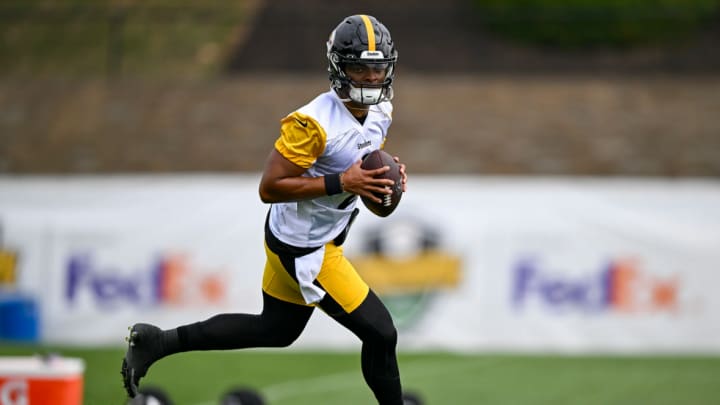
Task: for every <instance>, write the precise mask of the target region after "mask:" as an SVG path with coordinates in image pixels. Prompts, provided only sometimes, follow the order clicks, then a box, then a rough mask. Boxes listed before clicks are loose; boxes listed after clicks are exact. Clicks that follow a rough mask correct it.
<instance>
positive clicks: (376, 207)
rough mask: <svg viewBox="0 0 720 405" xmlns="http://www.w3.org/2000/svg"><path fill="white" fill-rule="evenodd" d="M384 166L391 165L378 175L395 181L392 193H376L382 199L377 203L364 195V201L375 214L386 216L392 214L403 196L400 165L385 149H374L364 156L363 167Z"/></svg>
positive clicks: (366, 168)
mask: <svg viewBox="0 0 720 405" xmlns="http://www.w3.org/2000/svg"><path fill="white" fill-rule="evenodd" d="M383 166H390V170H388V171H387V172H385V173H383V174H381V175H380V176H378V178H381V179H390V180H393V181H394V182H395V185H393V186H392V194H375V195H376V196H377V197H378V198H380V199H381V200H382V202H381V203H376V202H374V201H372V200H370V199H369V198H367V197H362V202H363V204H365V207H367V209H369V210H370V211H371V212H372V213H373V214H375V215H377V216H380V217H386V216H388V215H390V214H392V212H393V211H395V208H397V206H398V204H400V198H401V197H402V194H403V192H402V176H401V175H400V165H399V164H397V163H396V162H395V160H394V159H393V157H392V156H390V154H389V153H387V152H385V151H383V150H380V149H378V150H374V151H372V152H370V153H368V154H367V155H365V157H363V161H362V164H361V165H360V167H362V168H363V169H365V170H373V169H379V168H381V167H383Z"/></svg>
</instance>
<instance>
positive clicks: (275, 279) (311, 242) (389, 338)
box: [122, 15, 407, 405]
mask: <svg viewBox="0 0 720 405" xmlns="http://www.w3.org/2000/svg"><path fill="white" fill-rule="evenodd" d="M397 57H398V52H397V50H396V49H395V44H394V43H393V40H392V38H391V36H390V32H389V31H388V29H387V28H386V27H385V26H384V25H383V24H382V23H380V22H379V21H378V20H377V19H376V18H375V17H372V16H369V15H353V16H350V17H347V18H345V19H344V20H343V21H342V22H341V23H340V24H339V25H338V26H337V27H336V28H335V29H334V30H333V31H332V33H331V34H330V38H329V40H328V42H327V60H328V71H329V73H330V84H331V89H330V90H329V91H327V92H325V93H322V94H320V95H319V96H317V97H316V98H315V99H313V100H312V101H310V102H309V103H308V104H306V105H304V106H303V107H301V108H299V109H298V110H296V111H294V112H292V113H291V114H289V115H287V116H286V117H285V118H283V119H282V120H281V125H280V136H279V138H278V139H277V140H276V141H275V144H274V147H273V148H272V150H271V152H270V154H269V156H268V158H267V161H266V165H265V169H264V172H263V175H262V179H261V180H260V187H259V194H260V198H261V200H262V201H263V202H265V203H269V204H270V208H269V212H268V215H267V219H266V223H265V253H266V256H267V261H266V265H265V270H264V275H263V283H262V284H263V285H262V296H263V310H262V312H261V313H260V314H258V315H251V314H239V313H227V314H219V315H216V316H214V317H211V318H210V319H207V320H205V321H202V322H196V323H192V324H188V325H184V326H180V327H178V328H174V329H169V330H161V329H160V328H158V327H156V326H153V325H149V324H143V323H139V324H136V325H134V326H133V327H132V328H131V331H130V336H129V339H128V340H129V345H128V350H127V353H126V355H125V358H124V360H123V364H122V375H123V380H124V385H125V388H126V390H127V392H128V394H129V395H130V396H131V397H134V396H135V395H136V394H137V390H138V383H139V380H140V378H141V377H143V376H144V375H145V374H146V373H147V370H148V368H149V367H150V365H152V364H153V363H154V362H155V361H157V360H159V359H160V358H162V357H165V356H167V355H170V354H173V353H178V352H185V351H191V350H226V349H241V348H249V347H284V346H288V345H290V344H291V343H293V342H294V341H295V340H296V339H297V338H298V337H299V336H300V334H301V333H302V331H303V329H304V328H305V325H306V324H307V322H308V320H309V319H310V316H311V314H312V313H313V311H314V308H315V307H320V308H321V309H322V310H323V311H324V312H325V313H327V314H328V315H329V316H331V317H332V318H333V319H335V320H336V321H337V322H338V323H339V324H340V325H342V326H344V327H346V328H347V329H349V330H350V331H352V332H353V333H354V334H355V335H357V337H358V338H359V339H360V340H361V341H362V353H361V359H362V361H361V364H362V365H361V367H362V373H363V376H364V378H365V381H366V382H367V384H368V386H369V387H370V389H371V390H372V392H373V394H374V395H375V397H376V398H377V401H378V403H380V404H388V405H400V404H403V398H402V390H401V383H400V373H399V370H398V364H397V357H396V344H397V331H396V329H395V326H394V324H393V321H392V318H391V316H390V313H389V312H388V310H387V309H386V307H385V306H384V305H383V303H382V302H381V301H380V299H379V298H378V297H377V295H375V293H374V292H373V291H372V290H371V289H370V288H369V287H368V285H367V284H366V283H365V282H364V281H363V280H362V279H361V278H360V276H359V275H358V273H357V272H356V271H355V268H354V267H353V266H352V264H351V263H350V262H349V261H348V260H347V259H346V258H345V256H344V255H343V248H342V244H343V242H344V240H345V237H346V236H347V233H348V230H349V227H350V225H351V224H352V221H353V219H354V218H355V216H356V215H357V213H358V209H357V208H356V205H357V201H358V198H357V196H365V197H368V198H370V199H372V200H374V201H376V202H380V198H378V197H377V196H376V194H380V195H383V194H389V193H391V191H390V186H392V185H393V181H392V180H389V179H378V178H375V177H376V176H378V175H380V174H382V173H385V172H386V171H387V170H389V167H387V166H386V167H383V168H379V169H375V170H364V169H362V168H361V167H360V164H361V158H362V156H363V155H365V154H367V153H369V152H370V151H373V150H376V149H380V148H383V146H384V144H385V140H386V138H387V133H388V127H389V126H390V123H391V121H392V111H393V107H392V104H391V102H390V100H391V99H392V96H393V90H392V84H393V79H394V73H395V63H396V61H397ZM395 160H396V161H397V162H398V163H399V159H398V158H397V157H395ZM400 172H401V177H402V180H401V181H402V189H403V191H405V184H406V182H407V175H406V173H405V165H404V164H400Z"/></svg>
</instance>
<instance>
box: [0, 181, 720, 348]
mask: <svg viewBox="0 0 720 405" xmlns="http://www.w3.org/2000/svg"><path fill="white" fill-rule="evenodd" d="M258 180H259V175H237V176H234V175H186V176H180V175H178V176H112V177H33V176H30V177H25V176H20V177H14V176H5V177H0V226H1V227H2V228H1V229H2V238H1V239H0V243H2V245H1V247H2V250H3V251H5V252H12V253H15V254H17V258H18V259H17V263H16V268H15V269H14V271H15V275H16V277H17V280H16V288H17V289H18V290H22V291H24V292H28V293H30V294H33V295H34V296H35V297H37V299H38V300H39V303H40V308H41V314H42V319H41V330H42V339H43V341H44V342H48V343H56V344H82V345H105V344H118V345H120V344H123V337H124V336H125V334H126V327H127V326H128V325H130V324H132V323H134V322H137V321H145V322H153V323H156V324H158V325H160V326H161V327H165V328H168V327H172V326H177V325H180V324H185V323H190V322H195V321H197V320H201V319H204V318H206V317H209V316H211V315H213V314H215V313H219V312H233V311H234V312H258V311H259V310H260V309H261V296H260V282H261V278H262V269H263V265H264V251H263V239H262V238H263V235H262V230H263V223H264V219H265V213H266V209H267V206H265V205H264V204H262V203H261V202H260V201H259V198H258V197H257V183H258ZM380 225H382V226H383V227H384V228H383V229H386V236H387V237H386V239H380V241H379V242H378V243H379V244H380V245H382V246H383V248H384V249H386V252H389V253H388V254H389V255H390V257H391V258H392V259H393V260H396V262H397V263H406V262H407V261H408V260H416V261H412V263H413V264H416V263H421V262H422V260H425V259H423V258H422V257H421V258H420V259H418V255H419V253H418V248H417V246H416V245H417V244H418V243H419V242H417V241H419V240H421V239H428V238H429V239H432V240H433V241H434V242H433V243H434V244H435V250H436V251H440V252H442V253H443V254H445V255H447V256H449V257H454V258H455V259H456V260H457V263H459V265H458V269H456V270H457V271H458V272H459V279H457V280H455V281H451V282H447V283H444V284H442V283H441V284H438V285H437V286H435V285H433V284H432V281H430V282H428V280H427V279H425V281H422V280H421V281H420V284H421V286H418V285H417V284H416V285H414V287H411V288H401V289H399V290H398V291H400V292H398V291H395V292H388V293H387V294H386V295H385V296H383V298H384V299H386V300H387V301H386V302H388V305H389V306H390V307H391V309H392V311H393V314H394V315H395V316H396V319H397V322H398V326H399V330H400V344H401V347H403V348H405V349H408V348H418V349H425V348H433V349H448V350H478V351H486V350H503V351H525V352H538V351H557V352H569V353H578V352H579V353H585V352H615V353H625V352H632V353H637V352H648V353H654V352H700V353H705V352H712V353H720V328H718V327H717V325H720V294H717V292H716V290H717V288H718V286H719V285H720V271H718V270H720V182H718V181H716V180H709V179H708V180H703V179H682V180H679V179H676V180H664V179H600V178H516V177H507V178H506V177H469V176H466V177H423V176H414V177H412V178H411V182H410V184H409V191H408V193H406V195H405V196H403V201H402V202H401V204H400V206H399V208H398V210H397V211H396V212H395V213H394V214H393V215H392V216H390V217H388V218H385V219H380V218H377V217H374V216H373V215H372V214H371V213H369V211H367V210H363V212H362V213H361V215H360V216H359V218H358V220H357V221H356V224H355V225H354V228H353V230H352V232H351V235H350V238H349V240H348V242H347V244H346V254H347V255H348V256H349V257H351V258H355V259H357V260H360V259H361V258H362V257H364V256H367V254H368V250H367V249H366V245H368V244H369V241H372V240H374V239H373V235H374V232H375V231H377V229H378V227H379V226H380ZM428 235H431V236H432V237H431V238H430V237H429V236H428ZM378 243H376V244H375V245H377V244H378ZM417 260H419V261H417ZM426 263H427V262H426ZM406 264H407V263H406ZM435 267H437V266H435ZM418 268H421V267H418ZM423 269H425V268H423ZM434 270H437V269H436V268H432V266H429V267H427V269H425V270H423V271H434ZM440 270H441V271H443V270H444V269H440ZM4 271H6V272H7V271H8V270H7V269H5V270H4ZM388 271H389V270H388ZM411 276H412V275H411ZM423 277H424V276H423ZM421 278H422V277H421ZM388 283H389V284H392V283H394V281H392V280H391V281H389V282H388ZM423 283H424V284H423ZM385 287H387V285H386V286H385ZM406 287H407V286H406ZM391 290H392V289H391ZM358 345H359V343H358V342H357V340H356V338H355V337H354V336H352V335H351V334H350V333H349V332H346V331H345V330H343V329H342V328H341V327H339V326H337V325H336V324H334V323H333V322H332V321H331V320H329V319H328V318H327V317H326V316H324V314H322V313H321V311H316V314H315V315H314V316H313V319H312V320H311V322H310V325H309V326H308V328H307V329H306V331H305V333H304V334H303V336H302V337H301V338H300V339H299V340H298V342H296V343H295V347H300V348H339V349H342V348H348V347H356V346H358Z"/></svg>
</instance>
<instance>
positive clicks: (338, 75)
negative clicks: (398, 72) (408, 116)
mask: <svg viewBox="0 0 720 405" xmlns="http://www.w3.org/2000/svg"><path fill="white" fill-rule="evenodd" d="M397 57H398V52H397V50H396V49H395V44H394V43H393V40H392V38H391V37H390V31H388V29H387V28H385V26H384V25H383V24H382V23H381V22H380V21H378V20H377V19H376V18H375V17H373V16H369V15H363V14H358V15H353V16H350V17H347V18H345V19H344V20H343V21H342V22H341V23H340V25H338V26H337V27H336V28H335V29H334V30H333V31H332V32H331V33H330V38H329V39H328V42H327V59H328V72H329V73H330V83H331V87H332V88H333V89H334V90H335V92H337V94H338V96H340V98H341V99H342V100H343V101H354V102H356V103H359V104H378V103H380V102H382V101H386V100H391V99H392V97H393V90H392V82H393V78H394V76H395V63H396V62H397ZM351 64H361V65H366V66H369V67H371V68H374V69H384V70H385V80H384V81H383V82H382V83H379V84H378V83H361V82H354V81H353V80H351V79H350V78H349V77H348V75H347V74H346V73H345V68H346V67H347V66H348V65H351Z"/></svg>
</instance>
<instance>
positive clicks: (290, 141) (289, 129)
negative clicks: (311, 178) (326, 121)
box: [275, 111, 327, 169]
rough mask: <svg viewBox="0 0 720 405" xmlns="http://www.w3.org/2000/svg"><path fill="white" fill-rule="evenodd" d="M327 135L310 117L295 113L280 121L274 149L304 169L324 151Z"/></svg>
mask: <svg viewBox="0 0 720 405" xmlns="http://www.w3.org/2000/svg"><path fill="white" fill-rule="evenodd" d="M326 143H327V134H326V133H325V130H324V129H323V127H322V126H321V125H320V124H319V123H318V122H317V121H316V120H315V119H314V118H312V117H310V116H309V115H306V114H302V113H300V112H297V111H295V112H294V113H292V114H290V115H288V116H287V117H285V118H283V119H282V120H281V121H280V137H279V138H278V139H277V141H275V149H277V151H278V152H280V154H281V155H283V156H284V157H285V158H286V159H287V160H289V161H291V162H293V163H295V164H296V165H298V166H300V167H303V168H305V169H307V168H309V167H310V166H312V164H313V163H315V161H316V160H317V158H318V156H320V155H322V153H323V152H324V151H325V145H326Z"/></svg>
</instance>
